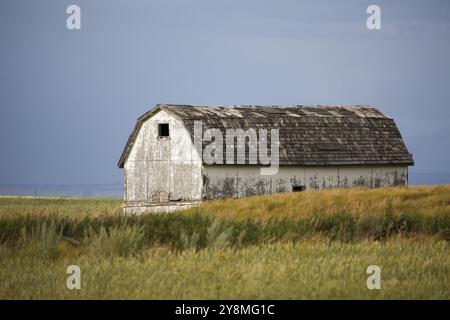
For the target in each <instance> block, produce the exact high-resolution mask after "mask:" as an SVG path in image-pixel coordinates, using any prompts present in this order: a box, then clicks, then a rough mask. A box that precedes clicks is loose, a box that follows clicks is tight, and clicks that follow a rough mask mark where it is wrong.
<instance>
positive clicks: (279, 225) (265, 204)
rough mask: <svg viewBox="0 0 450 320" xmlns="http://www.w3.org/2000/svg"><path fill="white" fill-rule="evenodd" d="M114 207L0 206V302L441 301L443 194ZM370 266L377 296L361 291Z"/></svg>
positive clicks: (353, 193) (88, 202) (9, 201)
mask: <svg viewBox="0 0 450 320" xmlns="http://www.w3.org/2000/svg"><path fill="white" fill-rule="evenodd" d="M120 203H121V201H120V200H115V199H69V198H67V199H49V198H46V199H42V198H16V197H0V298H188V299H192V298H212V299H214V298H220V299H222V298H242V299H252V298H287V299H289V298H393V297H394V298H433V297H434V298H445V299H448V298H450V289H449V286H448V283H449V281H450V261H449V257H450V254H449V253H450V252H449V247H450V244H449V240H450V186H435V187H414V188H386V189H375V190H374V189H370V190H369V189H352V190H327V191H307V192H303V193H295V194H292V193H291V194H279V195H271V196H260V197H250V198H244V199H228V200H219V201H212V202H207V203H204V204H202V205H201V206H200V207H197V208H193V209H189V210H185V211H180V212H176V213H172V214H148V215H125V214H123V212H122V209H121V207H120ZM70 264H77V265H80V267H81V268H82V270H83V279H84V280H83V284H82V287H83V289H82V290H81V291H80V292H71V291H69V290H67V289H66V287H65V277H66V276H67V275H66V273H65V268H66V267H67V266H68V265H70ZM370 264H377V265H380V266H381V268H382V270H386V271H383V280H382V281H383V282H382V283H383V286H384V288H385V289H386V290H382V291H380V292H373V291H369V290H367V288H366V287H365V277H366V276H367V275H366V274H365V269H364V268H365V267H367V266H368V265H370Z"/></svg>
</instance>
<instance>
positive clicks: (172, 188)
mask: <svg viewBox="0 0 450 320" xmlns="http://www.w3.org/2000/svg"><path fill="white" fill-rule="evenodd" d="M196 121H201V123H202V130H203V132H205V131H207V130H208V129H214V130H216V131H215V132H217V131H219V133H220V132H222V133H223V134H224V135H225V134H226V132H227V130H228V129H242V130H244V131H245V132H248V131H247V130H248V129H250V128H252V129H255V130H258V129H266V130H269V131H271V130H273V129H277V130H278V135H279V139H278V140H279V149H278V150H279V161H278V163H279V169H278V171H277V172H276V174H272V175H261V170H260V168H261V163H262V162H261V163H260V162H257V163H256V164H255V163H254V162H252V160H251V159H250V156H249V150H250V148H251V147H255V145H252V144H251V142H250V139H247V140H246V141H247V143H246V147H247V148H246V152H245V155H244V158H241V161H240V162H239V161H234V162H233V163H229V162H227V161H224V162H221V163H213V164H211V162H210V161H209V162H208V161H205V158H204V156H203V154H202V152H203V151H204V150H205V147H206V146H207V145H208V143H209V142H211V141H212V140H211V141H209V142H208V139H205V137H203V141H202V140H200V141H202V142H201V144H200V148H201V149H200V148H199V146H198V145H195V141H196V136H195V135H196V132H195V123H196ZM259 132H261V131H259ZM259 134H260V133H259ZM269 137H270V138H271V136H268V137H267V140H269ZM247 138H249V137H248V135H247ZM257 138H258V139H259V138H261V136H258V137H257ZM197 141H198V140H197ZM267 143H268V145H270V143H269V141H267ZM233 146H235V145H234V142H233ZM233 146H232V147H233ZM258 146H259V145H258ZM268 148H269V150H270V146H269V147H268ZM226 149H227V145H226V144H224V147H223V148H221V149H220V148H219V149H216V150H215V151H214V156H218V154H217V152H220V153H222V152H223V153H224V154H223V157H222V154H220V156H221V158H223V159H226V155H225V150H226ZM235 149H236V148H235ZM232 150H233V149H232ZM233 152H234V151H233ZM269 153H270V152H269ZM233 157H234V159H235V160H236V159H237V157H238V156H237V155H236V154H233ZM227 159H228V158H227ZM242 160H243V161H242ZM258 161H259V159H258ZM413 164H414V163H413V159H412V155H411V154H410V153H409V152H408V150H407V148H406V146H405V144H404V142H403V140H402V137H401V135H400V132H399V130H398V128H397V126H396V125H395V122H394V120H393V119H391V118H389V117H387V116H386V115H384V114H383V113H381V112H380V111H378V110H377V109H375V108H372V107H369V106H284V107H275V106H272V107H259V106H188V105H164V104H161V105H157V106H155V107H154V108H153V109H152V110H150V111H149V112H147V113H145V114H144V115H143V116H141V117H140V118H139V119H138V120H137V123H136V125H135V127H134V129H133V131H132V133H131V135H130V137H129V139H128V142H127V144H126V146H125V148H124V150H123V153H122V156H121V157H120V160H119V163H118V166H119V168H123V169H124V209H125V212H130V213H139V212H164V211H167V212H169V211H174V210H177V209H181V208H187V207H190V206H193V205H196V204H198V203H199V202H201V201H203V200H209V199H220V198H227V197H235V198H239V197H244V196H250V195H258V194H270V193H277V192H291V191H302V190H306V189H327V188H337V187H344V188H349V187H354V186H366V187H370V188H372V187H381V186H396V185H407V183H408V166H411V165H413Z"/></svg>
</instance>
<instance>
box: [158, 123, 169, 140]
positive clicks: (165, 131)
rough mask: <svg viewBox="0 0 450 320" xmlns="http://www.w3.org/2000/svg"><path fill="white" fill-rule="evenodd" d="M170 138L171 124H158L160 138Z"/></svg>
mask: <svg viewBox="0 0 450 320" xmlns="http://www.w3.org/2000/svg"><path fill="white" fill-rule="evenodd" d="M168 136H169V124H168V123H159V124H158V137H168Z"/></svg>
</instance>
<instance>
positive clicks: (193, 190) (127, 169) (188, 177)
mask: <svg viewBox="0 0 450 320" xmlns="http://www.w3.org/2000/svg"><path fill="white" fill-rule="evenodd" d="M159 123H168V124H169V135H170V136H169V137H158V124H159ZM124 174H125V202H126V203H133V202H166V201H168V200H169V197H170V199H175V200H178V199H179V200H180V201H195V200H200V199H201V187H202V180H201V178H202V176H201V161H200V158H199V156H198V154H197V152H196V151H195V148H194V146H193V143H192V141H191V138H190V135H189V132H188V131H187V129H186V128H185V127H184V125H183V123H182V122H181V121H180V120H178V119H176V118H175V117H173V116H172V115H171V114H169V113H167V112H166V111H164V110H161V111H159V112H157V113H156V114H155V115H153V116H152V117H151V118H149V119H148V120H146V121H145V122H144V123H143V124H142V126H141V129H140V130H139V132H138V134H137V137H136V139H135V143H134V145H133V147H132V149H131V151H130V154H129V155H128V158H127V160H126V162H125V164H124Z"/></svg>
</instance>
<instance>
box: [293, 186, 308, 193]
mask: <svg viewBox="0 0 450 320" xmlns="http://www.w3.org/2000/svg"><path fill="white" fill-rule="evenodd" d="M305 189H306V187H305V186H293V187H292V191H294V192H301V191H305Z"/></svg>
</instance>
